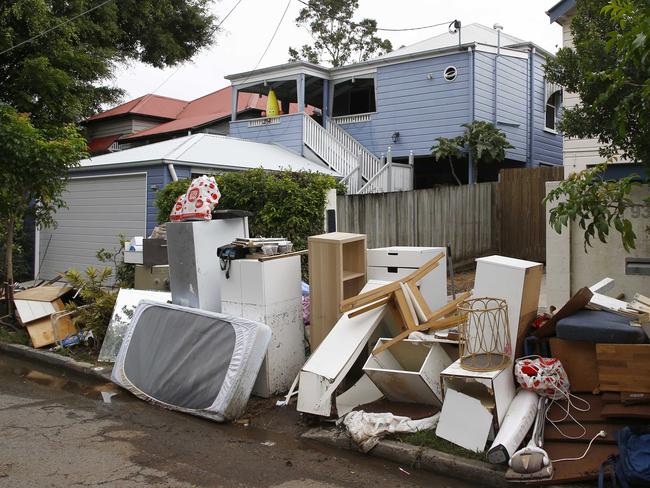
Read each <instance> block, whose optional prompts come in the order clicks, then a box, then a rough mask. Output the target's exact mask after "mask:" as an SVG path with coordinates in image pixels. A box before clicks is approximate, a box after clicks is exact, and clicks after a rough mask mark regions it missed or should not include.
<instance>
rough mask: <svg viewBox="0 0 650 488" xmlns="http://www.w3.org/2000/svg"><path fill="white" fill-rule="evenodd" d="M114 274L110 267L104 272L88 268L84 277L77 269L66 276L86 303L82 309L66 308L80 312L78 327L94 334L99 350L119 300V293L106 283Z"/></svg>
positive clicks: (72, 304)
mask: <svg viewBox="0 0 650 488" xmlns="http://www.w3.org/2000/svg"><path fill="white" fill-rule="evenodd" d="M112 274H113V270H112V269H111V268H110V267H108V266H107V267H105V268H104V269H102V270H99V269H97V268H94V267H92V266H88V268H87V269H86V272H85V274H84V275H82V274H81V273H80V272H79V271H77V270H76V269H69V270H67V271H66V272H65V275H64V276H65V279H66V280H67V281H68V282H69V283H70V284H71V285H72V286H73V287H74V288H76V289H78V290H79V296H80V297H81V299H82V300H83V302H84V306H82V307H78V306H77V305H76V304H75V303H70V304H68V305H67V307H66V308H67V309H68V310H78V311H79V313H78V315H77V319H76V320H77V325H78V326H79V327H80V328H81V329H82V330H91V331H92V332H93V335H94V336H95V341H96V347H97V348H99V347H100V346H101V344H102V342H103V341H104V336H105V335H106V329H108V324H109V322H110V320H111V315H113V309H114V308H115V300H116V299H117V292H115V291H112V290H111V289H109V288H107V286H106V281H107V280H108V278H109V277H110V276H111V275H112Z"/></svg>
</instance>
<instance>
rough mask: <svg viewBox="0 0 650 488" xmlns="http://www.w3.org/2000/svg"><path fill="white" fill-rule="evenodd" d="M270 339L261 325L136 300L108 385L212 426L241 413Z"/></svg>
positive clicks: (184, 308) (234, 417)
mask: <svg viewBox="0 0 650 488" xmlns="http://www.w3.org/2000/svg"><path fill="white" fill-rule="evenodd" d="M270 340H271V329H270V328H269V327H268V326H267V325H264V324H261V323H258V322H253V321H251V320H246V319H243V318H237V317H232V316H229V315H224V314H221V313H216V312H208V311H204V310H198V309H192V308H186V307H181V306H178V305H172V304H163V303H156V302H152V301H148V300H143V301H141V302H140V304H139V305H138V307H137V308H136V310H135V312H134V314H133V319H132V320H131V323H130V324H129V327H128V329H127V332H126V334H125V335H124V339H123V342H122V346H121V347H120V352H119V354H118V356H117V360H116V362H115V367H114V368H113V374H112V380H113V381H114V382H115V383H117V384H119V385H120V386H122V387H124V388H126V389H127V390H129V391H131V392H132V393H133V394H134V395H136V396H137V397H139V398H141V399H143V400H147V401H149V402H151V403H153V404H155V405H158V406H161V407H164V408H169V409H173V410H179V411H181V412H185V413H190V414H193V415H198V416H201V417H206V418H209V419H212V420H216V421H218V422H222V421H225V420H233V419H236V418H237V417H239V416H240V415H242V414H243V412H244V410H245V408H246V403H247V402H248V397H249V396H250V393H251V391H252V389H253V384H254V383H255V379H256V378H257V374H258V372H259V369H260V367H261V365H262V361H263V360H264V356H265V355H266V350H267V348H268V345H269V342H270Z"/></svg>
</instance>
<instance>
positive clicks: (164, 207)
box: [154, 179, 191, 224]
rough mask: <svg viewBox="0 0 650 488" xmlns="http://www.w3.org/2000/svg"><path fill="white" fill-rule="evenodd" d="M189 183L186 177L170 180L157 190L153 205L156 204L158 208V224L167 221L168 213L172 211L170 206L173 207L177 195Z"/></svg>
mask: <svg viewBox="0 0 650 488" xmlns="http://www.w3.org/2000/svg"><path fill="white" fill-rule="evenodd" d="M190 183H191V181H190V180H188V179H185V180H178V181H172V182H171V183H169V184H168V185H167V186H165V187H164V188H162V189H160V190H158V192H157V193H156V201H155V203H154V205H156V208H157V209H158V215H156V220H157V221H158V223H159V224H163V223H165V222H168V221H169V214H170V213H172V208H174V204H175V203H176V199H177V198H178V196H179V195H182V194H183V193H185V192H186V191H187V189H188V188H189V186H190Z"/></svg>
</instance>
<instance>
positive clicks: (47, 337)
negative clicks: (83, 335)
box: [25, 317, 78, 348]
mask: <svg viewBox="0 0 650 488" xmlns="http://www.w3.org/2000/svg"><path fill="white" fill-rule="evenodd" d="M25 327H26V328H27V333H28V334H29V338H30V340H31V341H32V346H34V347H35V348H39V347H43V346H49V345H51V344H54V343H55V342H56V341H60V340H61V339H65V338H66V337H67V336H69V335H70V334H76V333H77V332H78V331H77V327H76V326H75V325H74V324H73V323H72V320H71V319H70V317H63V318H61V319H59V320H58V322H57V334H56V338H55V336H54V329H53V328H52V320H51V319H50V317H46V318H43V319H40V320H36V321H34V322H31V323H29V324H27V325H26V326H25Z"/></svg>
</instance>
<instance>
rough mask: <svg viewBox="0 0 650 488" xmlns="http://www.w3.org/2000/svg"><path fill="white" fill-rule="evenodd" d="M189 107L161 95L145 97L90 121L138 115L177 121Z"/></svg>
mask: <svg viewBox="0 0 650 488" xmlns="http://www.w3.org/2000/svg"><path fill="white" fill-rule="evenodd" d="M187 105H188V102H187V101H185V100H178V99H177V98H169V97H163V96H160V95H151V94H149V95H143V96H141V97H138V98H135V99H133V100H130V101H128V102H125V103H123V104H121V105H118V106H117V107H113V108H112V109H110V110H106V111H104V112H100V113H98V114H95V115H93V116H92V117H90V118H89V119H88V120H99V119H106V118H108V117H115V116H117V115H125V114H138V115H148V116H150V117H160V118H163V119H175V118H176V117H177V116H178V114H179V113H180V112H181V111H182V110H183V109H184V108H185V107H186V106H187Z"/></svg>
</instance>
